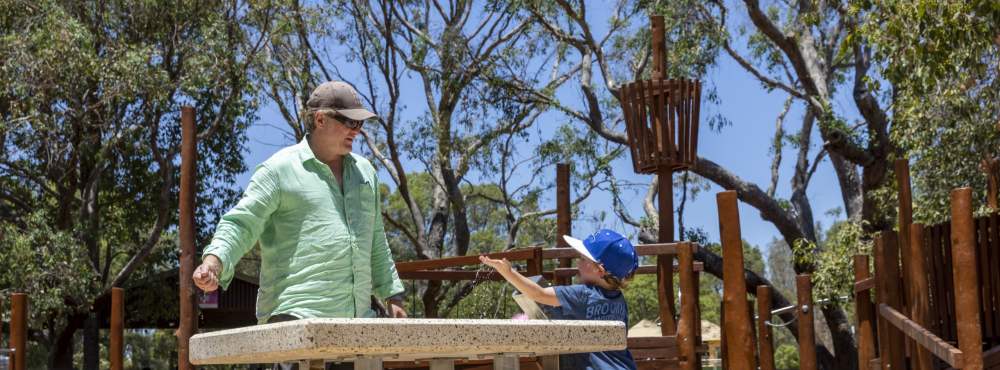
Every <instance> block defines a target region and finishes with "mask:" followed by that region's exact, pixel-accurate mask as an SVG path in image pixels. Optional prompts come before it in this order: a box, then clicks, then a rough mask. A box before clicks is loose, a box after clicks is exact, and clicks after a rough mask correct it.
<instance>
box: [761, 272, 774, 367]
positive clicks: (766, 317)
mask: <svg viewBox="0 0 1000 370" xmlns="http://www.w3.org/2000/svg"><path fill="white" fill-rule="evenodd" d="M769 322H771V287H769V286H767V285H758V286H757V335H758V338H759V339H758V340H757V345H758V346H759V347H760V370H774V338H773V337H772V332H771V326H770V325H768V323H769Z"/></svg>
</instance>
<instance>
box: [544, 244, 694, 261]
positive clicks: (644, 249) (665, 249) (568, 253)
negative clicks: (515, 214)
mask: <svg viewBox="0 0 1000 370" xmlns="http://www.w3.org/2000/svg"><path fill="white" fill-rule="evenodd" d="M686 244H691V245H692V248H694V249H693V251H694V252H697V251H698V245H697V244H695V243H691V242H676V243H656V244H639V245H636V246H635V254H637V255H640V256H659V255H677V248H678V247H680V246H682V245H686ZM542 256H543V257H544V258H545V259H547V260H548V259H557V258H579V257H580V254H579V253H577V252H576V250H574V249H573V248H549V249H545V250H543V251H542Z"/></svg>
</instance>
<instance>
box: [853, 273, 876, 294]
mask: <svg viewBox="0 0 1000 370" xmlns="http://www.w3.org/2000/svg"><path fill="white" fill-rule="evenodd" d="M872 288H875V278H872V277H869V278H867V279H863V280H861V281H858V282H856V283H854V292H855V293H863V292H867V291H869V290H871V289H872Z"/></svg>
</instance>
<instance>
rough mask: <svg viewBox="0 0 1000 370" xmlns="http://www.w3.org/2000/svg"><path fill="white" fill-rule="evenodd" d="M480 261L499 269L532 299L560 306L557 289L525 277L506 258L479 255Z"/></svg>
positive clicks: (522, 292) (509, 280)
mask: <svg viewBox="0 0 1000 370" xmlns="http://www.w3.org/2000/svg"><path fill="white" fill-rule="evenodd" d="M479 261H480V262H482V263H483V264H485V265H487V266H490V267H492V268H493V269H495V270H497V272H499V273H500V275H502V276H503V278H504V279H507V281H508V282H510V283H511V285H513V286H514V287H515V288H517V290H518V291H520V292H521V294H524V295H525V296H527V297H528V298H530V299H531V300H533V301H535V302H538V303H541V304H544V305H548V306H553V307H559V305H560V304H559V298H557V297H556V290H555V289H553V288H551V287H550V288H542V287H541V286H540V285H538V284H536V283H535V282H534V281H531V279H528V278H526V277H524V275H521V273H519V272H517V271H514V269H513V268H512V267H511V266H510V262H508V261H507V259H506V258H504V259H502V260H495V259H491V258H489V257H486V256H479Z"/></svg>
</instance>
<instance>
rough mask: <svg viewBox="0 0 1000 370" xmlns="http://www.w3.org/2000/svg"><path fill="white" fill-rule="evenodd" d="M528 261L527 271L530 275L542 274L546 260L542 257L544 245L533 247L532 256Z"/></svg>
mask: <svg viewBox="0 0 1000 370" xmlns="http://www.w3.org/2000/svg"><path fill="white" fill-rule="evenodd" d="M526 262H527V264H528V266H527V269H526V271H525V272H526V273H527V275H528V276H535V275H541V274H542V269H543V266H544V265H543V263H544V262H545V260H544V259H542V247H534V248H532V249H531V258H529V259H528V260H527V261H526Z"/></svg>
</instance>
